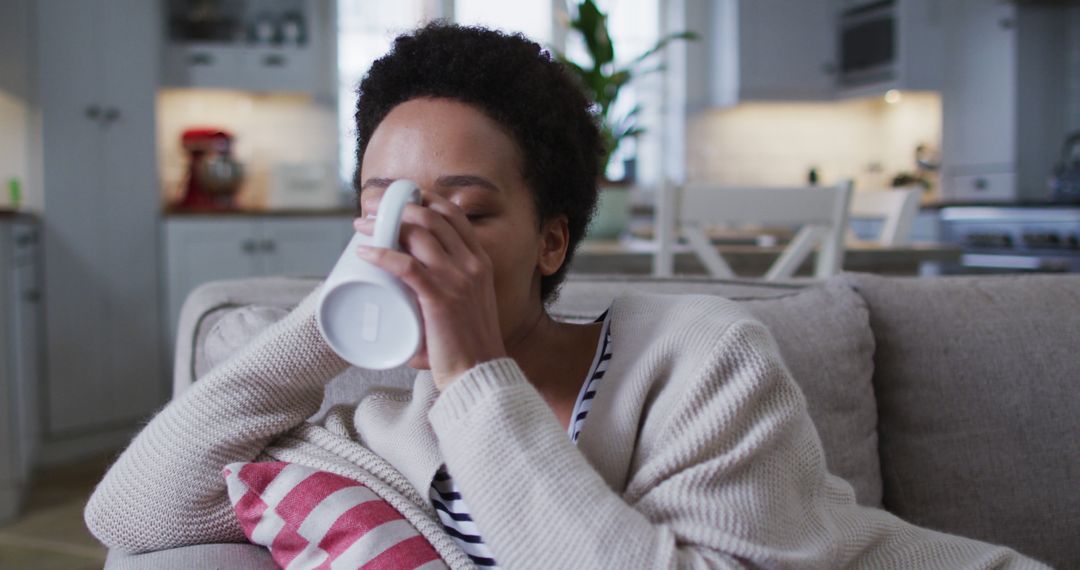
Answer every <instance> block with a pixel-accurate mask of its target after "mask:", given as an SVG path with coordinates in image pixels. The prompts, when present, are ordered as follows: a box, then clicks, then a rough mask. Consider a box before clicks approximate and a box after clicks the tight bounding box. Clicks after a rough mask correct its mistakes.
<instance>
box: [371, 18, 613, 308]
mask: <svg viewBox="0 0 1080 570" xmlns="http://www.w3.org/2000/svg"><path fill="white" fill-rule="evenodd" d="M419 97H435V98H447V99H453V100H456V101H460V102H462V103H466V104H469V105H472V106H474V107H476V108H477V109H479V110H480V111H481V112H483V113H485V114H486V115H487V116H489V117H491V118H492V119H494V120H495V121H496V122H497V123H499V124H500V125H502V126H503V127H504V128H506V129H507V130H508V131H509V132H510V134H511V135H512V136H513V138H514V139H515V140H516V141H517V143H518V145H519V147H520V149H521V154H522V157H523V159H524V172H523V173H522V175H523V178H524V180H525V182H526V184H527V185H528V187H529V189H530V190H531V191H532V195H533V200H534V203H535V207H536V212H537V215H538V218H539V220H538V221H539V222H540V223H541V224H542V223H543V222H544V221H547V220H550V219H552V218H554V217H555V216H558V215H560V214H565V215H566V217H567V220H568V224H567V225H568V226H569V234H570V239H569V244H568V248H567V253H566V260H565V262H564V263H563V265H562V267H560V268H559V270H558V271H557V272H555V273H554V274H552V275H548V276H544V277H543V278H542V279H541V283H540V297H541V300H542V301H543V302H545V303H547V302H549V301H551V300H552V299H554V294H555V292H556V291H557V290H558V287H559V284H561V283H562V281H563V279H565V277H566V270H567V268H568V267H569V265H570V261H571V259H572V258H573V255H574V251H575V249H576V248H577V245H578V243H579V242H580V241H581V238H582V237H583V235H584V234H585V228H586V226H587V225H588V222H589V219H590V218H591V217H592V215H593V211H594V210H595V208H596V199H597V178H598V175H599V168H600V167H599V165H600V161H599V157H600V156H601V154H602V150H603V142H602V139H601V137H600V130H599V128H598V126H597V122H596V118H595V116H594V114H593V113H592V112H591V110H590V108H591V106H592V102H591V101H590V100H589V99H588V98H587V97H586V96H585V94H584V92H583V91H582V89H581V87H580V86H579V84H578V83H577V81H576V80H575V79H574V78H573V77H571V76H570V75H569V74H568V73H567V72H566V70H565V69H564V68H563V66H562V64H560V63H558V62H557V61H555V60H553V59H552V58H551V55H550V54H549V53H548V52H547V51H545V50H544V49H542V48H541V47H540V46H539V45H538V44H536V43H535V42H532V41H530V40H528V39H527V38H525V37H524V36H522V35H520V34H514V35H507V34H504V33H501V32H498V31H494V30H489V29H486V28H481V27H470V26H457V25H452V24H447V23H443V22H434V23H431V24H428V25H426V26H424V27H421V28H419V29H417V30H415V31H413V32H410V33H407V34H404V35H401V36H398V37H397V39H395V40H394V44H393V47H392V48H391V50H390V52H389V53H387V54H386V55H385V56H383V57H382V58H380V59H378V60H377V61H375V63H374V64H372V66H371V69H370V70H369V71H368V73H367V75H365V76H364V79H363V81H361V82H360V88H359V90H358V98H357V102H356V141H357V150H356V158H357V160H356V164H357V170H356V174H355V176H354V186H355V188H356V189H357V192H359V189H360V187H361V185H360V180H358V178H359V176H360V167H359V165H360V164H362V162H363V156H364V151H365V150H367V144H368V142H369V141H370V140H371V136H372V134H373V133H374V132H375V129H376V128H377V127H378V126H379V123H381V122H382V120H383V119H384V118H386V116H387V115H388V114H389V113H390V111H391V110H392V109H393V108H394V107H396V106H397V105H399V104H401V103H404V102H406V101H409V100H411V99H416V98H419Z"/></svg>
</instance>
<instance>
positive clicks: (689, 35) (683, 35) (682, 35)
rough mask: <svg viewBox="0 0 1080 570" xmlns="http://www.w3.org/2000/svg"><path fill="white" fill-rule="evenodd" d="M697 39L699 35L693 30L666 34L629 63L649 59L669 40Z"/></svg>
mask: <svg viewBox="0 0 1080 570" xmlns="http://www.w3.org/2000/svg"><path fill="white" fill-rule="evenodd" d="M699 39H701V36H699V35H698V34H697V33H695V32H691V31H684V32H676V33H673V34H668V35H666V36H664V37H662V38H660V41H658V42H656V45H654V46H653V47H652V48H650V49H649V50H647V51H646V52H645V53H643V54H641V55H639V56H637V57H636V58H634V61H633V63H631V64H630V65H631V66H634V65H637V64H639V63H641V62H643V61H645V60H646V59H649V58H650V57H652V56H653V55H654V54H656V53H657V52H659V51H660V50H662V49H664V48H665V47H667V45H668V44H669V43H671V42H673V41H675V40H687V41H697V40H699Z"/></svg>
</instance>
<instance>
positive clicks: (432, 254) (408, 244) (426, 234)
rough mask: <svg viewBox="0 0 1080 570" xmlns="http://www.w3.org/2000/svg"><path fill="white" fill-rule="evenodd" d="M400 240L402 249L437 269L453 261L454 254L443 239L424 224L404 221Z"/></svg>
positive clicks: (426, 265) (427, 265)
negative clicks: (448, 249)
mask: <svg viewBox="0 0 1080 570" xmlns="http://www.w3.org/2000/svg"><path fill="white" fill-rule="evenodd" d="M448 227H449V224H448ZM450 231H453V230H450ZM399 241H400V242H401V248H402V250H404V251H405V252H406V253H409V254H411V255H412V256H413V257H415V258H417V259H419V260H420V263H423V264H424V266H425V267H428V268H431V269H437V268H440V267H442V266H443V264H445V263H447V262H451V263H452V260H453V256H451V255H450V252H448V251H447V250H446V248H445V247H444V246H443V244H442V241H441V240H439V239H438V238H437V237H435V235H433V234H432V232H431V231H430V230H429V229H428V228H426V227H424V226H420V225H415V224H410V223H402V224H401V234H400V237H399Z"/></svg>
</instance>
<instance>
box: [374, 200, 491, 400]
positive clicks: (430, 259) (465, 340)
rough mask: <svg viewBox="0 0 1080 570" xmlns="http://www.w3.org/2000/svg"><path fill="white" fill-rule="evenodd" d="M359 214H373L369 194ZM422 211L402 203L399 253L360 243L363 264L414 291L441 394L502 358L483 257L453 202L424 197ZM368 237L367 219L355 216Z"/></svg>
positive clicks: (487, 264) (487, 266)
mask: <svg viewBox="0 0 1080 570" xmlns="http://www.w3.org/2000/svg"><path fill="white" fill-rule="evenodd" d="M369 193H370V197H366V198H367V199H365V200H363V204H364V211H365V213H367V214H368V215H371V214H372V213H374V212H375V211H376V206H377V200H378V199H379V198H381V193H379V194H377V195H376V193H375V192H370V190H369ZM423 198H424V204H425V205H424V206H417V205H415V204H408V205H406V206H405V211H404V212H403V214H402V216H401V238H400V242H401V245H402V249H403V251H395V250H392V249H386V248H379V247H369V246H362V247H361V248H360V249H359V250H358V251H357V255H359V256H360V257H361V258H363V259H364V260H366V261H368V262H370V263H372V264H374V265H376V266H378V267H380V268H382V269H384V270H386V271H387V272H388V273H390V274H391V275H394V276H396V277H397V278H399V279H401V281H402V282H404V283H405V285H406V286H407V287H409V288H410V289H412V290H413V291H414V292H415V293H416V297H417V300H418V301H419V304H420V313H421V318H422V319H423V322H424V337H425V338H424V340H425V343H426V348H427V355H428V363H429V365H430V366H431V374H432V377H433V378H434V381H435V385H436V387H438V389H439V390H440V391H441V390H443V389H445V388H446V387H447V386H449V385H450V384H451V383H452V382H453V381H454V380H455V379H457V378H458V377H459V376H461V375H462V374H463V373H465V372H466V371H467V370H469V369H470V368H472V367H473V366H476V365H477V364H480V363H481V362H486V361H488V360H493V359H496V358H500V357H502V356H506V348H505V346H504V344H503V340H502V334H501V332H500V330H499V314H498V307H497V305H496V302H495V284H494V277H493V271H492V264H491V259H490V258H489V257H488V255H487V253H486V252H485V251H484V249H483V247H481V245H480V242H479V241H478V240H477V237H476V233H475V231H474V230H473V227H472V224H471V223H470V222H469V220H468V218H466V217H465V213H464V212H463V211H462V210H461V208H459V207H458V206H457V205H456V204H453V203H451V202H450V201H449V200H447V199H446V198H443V197H442V196H439V195H438V194H435V193H430V192H424V193H423ZM354 226H355V228H356V230H357V231H359V232H362V233H364V234H367V235H371V233H372V232H373V230H374V227H375V220H374V219H373V218H370V217H368V218H358V219H357V220H356V221H355V222H354Z"/></svg>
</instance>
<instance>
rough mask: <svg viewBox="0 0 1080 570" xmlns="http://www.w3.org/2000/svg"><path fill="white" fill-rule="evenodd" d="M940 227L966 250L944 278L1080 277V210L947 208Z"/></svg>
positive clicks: (950, 241)
mask: <svg viewBox="0 0 1080 570" xmlns="http://www.w3.org/2000/svg"><path fill="white" fill-rule="evenodd" d="M940 223H941V240H942V241H943V242H945V243H948V244H953V245H957V246H959V247H960V248H961V249H962V250H963V253H962V254H961V257H960V261H959V262H957V263H955V264H950V265H947V266H945V267H942V273H947V274H972V273H1080V207H1074V206H1040V207H974V206H954V207H945V208H942V209H941V213H940Z"/></svg>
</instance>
